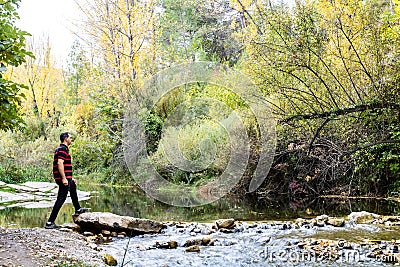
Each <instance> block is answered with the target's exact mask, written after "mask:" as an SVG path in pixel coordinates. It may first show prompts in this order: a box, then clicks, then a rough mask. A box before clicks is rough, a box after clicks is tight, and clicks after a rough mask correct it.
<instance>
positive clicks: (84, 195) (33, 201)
mask: <svg viewBox="0 0 400 267" xmlns="http://www.w3.org/2000/svg"><path fill="white" fill-rule="evenodd" d="M57 192H58V185H57V184H56V183H54V182H53V183H48V182H26V183H23V184H6V183H0V204H1V205H2V206H1V207H0V209H4V208H6V207H8V208H13V207H24V208H28V209H34V208H50V207H52V206H53V205H54V202H55V200H56V198H57ZM77 194H78V198H79V201H84V200H88V199H90V192H84V191H80V190H77ZM65 202H66V203H72V200H71V197H70V194H69V193H68V197H67V200H66V201H65Z"/></svg>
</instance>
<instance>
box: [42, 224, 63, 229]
mask: <svg viewBox="0 0 400 267" xmlns="http://www.w3.org/2000/svg"><path fill="white" fill-rule="evenodd" d="M44 228H46V229H60V228H61V226H58V225H57V224H55V223H54V222H47V223H46V225H45V227H44Z"/></svg>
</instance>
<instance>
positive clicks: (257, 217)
mask: <svg viewBox="0 0 400 267" xmlns="http://www.w3.org/2000/svg"><path fill="white" fill-rule="evenodd" d="M79 189H80V190H84V191H90V192H91V198H90V199H89V200H87V201H82V202H81V205H82V206H84V207H88V208H91V211H101V212H112V213H115V214H119V215H126V216H132V217H139V218H147V219H153V220H158V221H189V222H194V221H195V222H212V221H214V220H217V219H220V218H235V219H237V220H242V221H266V220H291V219H296V218H299V217H302V218H311V217H315V216H317V215H321V214H327V215H329V216H345V215H348V214H350V213H351V212H353V211H362V210H365V211H369V212H374V213H377V214H383V215H398V214H399V211H400V203H398V202H395V201H388V200H378V199H352V200H342V199H339V200H338V199H312V200H309V199H306V200H305V199H303V200H300V199H288V198H276V199H274V200H267V199H254V198H249V197H242V198H237V197H236V198H233V197H230V198H229V197H225V198H223V199H220V200H219V201H217V202H214V203H211V204H208V205H206V206H201V207H193V208H183V207H172V206H169V205H167V204H164V203H160V202H158V201H156V200H154V199H152V198H149V197H147V196H146V194H145V193H144V192H143V191H142V190H141V189H140V188H135V187H110V186H102V185H83V184H80V185H79ZM73 211H74V209H73V206H72V204H65V205H64V206H63V208H62V209H61V211H60V214H59V216H58V218H57V221H56V223H58V224H63V223H68V222H72V218H71V215H72V213H73ZM50 212H51V208H44V209H25V208H6V209H4V210H0V226H3V227H42V226H43V224H44V222H46V220H47V218H48V216H49V214H50Z"/></svg>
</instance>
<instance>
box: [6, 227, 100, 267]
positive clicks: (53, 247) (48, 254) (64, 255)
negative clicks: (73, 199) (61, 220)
mask: <svg viewBox="0 0 400 267" xmlns="http://www.w3.org/2000/svg"><path fill="white" fill-rule="evenodd" d="M0 266H24V267H30V266H32V267H34V266H105V264H104V262H103V260H102V256H101V252H99V251H96V250H95V249H93V247H91V246H90V244H89V243H88V242H87V241H86V238H85V237H84V236H82V235H80V234H78V233H74V232H63V231H59V230H48V229H44V228H23V229H0Z"/></svg>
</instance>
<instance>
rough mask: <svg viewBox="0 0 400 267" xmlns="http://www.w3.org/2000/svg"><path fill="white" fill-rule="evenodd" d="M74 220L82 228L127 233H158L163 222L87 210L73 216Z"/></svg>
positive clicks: (93, 230)
mask: <svg viewBox="0 0 400 267" xmlns="http://www.w3.org/2000/svg"><path fill="white" fill-rule="evenodd" d="M73 219H74V222H75V223H76V224H78V225H79V226H80V227H81V229H82V230H84V231H91V232H99V231H101V230H109V231H115V232H122V231H123V232H126V233H127V234H128V235H138V234H150V233H159V232H160V231H161V229H162V228H163V224H162V223H160V222H157V221H152V220H148V219H140V218H134V217H129V216H120V215H117V214H113V213H110V212H88V213H83V214H81V215H79V216H73Z"/></svg>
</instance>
